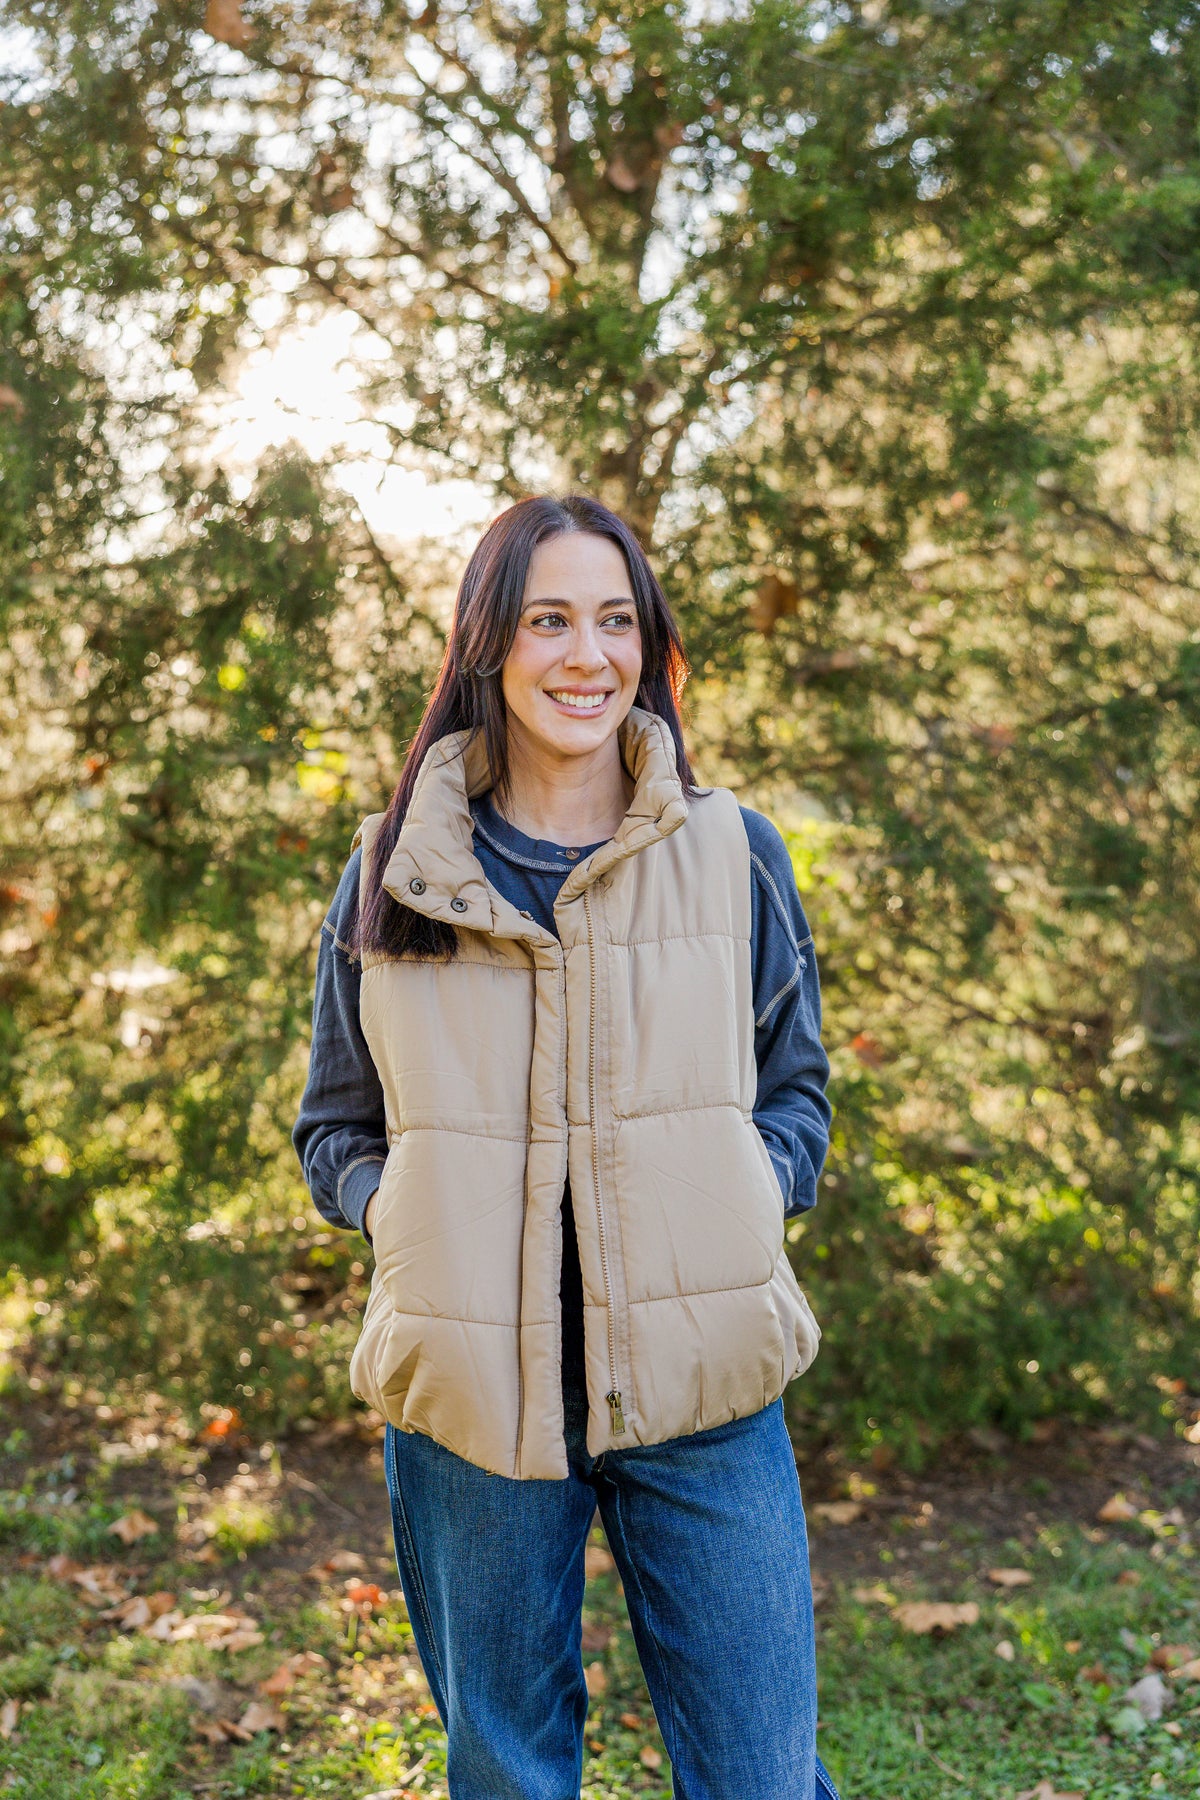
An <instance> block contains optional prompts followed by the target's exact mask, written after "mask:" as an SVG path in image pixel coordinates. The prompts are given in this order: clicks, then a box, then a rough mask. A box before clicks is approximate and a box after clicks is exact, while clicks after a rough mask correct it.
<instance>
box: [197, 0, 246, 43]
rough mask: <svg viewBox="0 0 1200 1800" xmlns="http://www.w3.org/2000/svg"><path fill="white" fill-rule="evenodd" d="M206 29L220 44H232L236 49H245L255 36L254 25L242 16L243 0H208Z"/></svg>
mask: <svg viewBox="0 0 1200 1800" xmlns="http://www.w3.org/2000/svg"><path fill="white" fill-rule="evenodd" d="M204 29H205V31H207V33H208V35H209V37H212V38H216V40H217V42H218V43H219V44H232V46H233V48H234V49H235V50H243V49H244V48H245V47H246V45H247V44H248V43H249V42H250V39H251V38H252V37H253V36H254V27H253V25H248V24H247V23H246V21H245V19H243V17H242V8H241V0H208V5H207V6H206V7H205V9H204Z"/></svg>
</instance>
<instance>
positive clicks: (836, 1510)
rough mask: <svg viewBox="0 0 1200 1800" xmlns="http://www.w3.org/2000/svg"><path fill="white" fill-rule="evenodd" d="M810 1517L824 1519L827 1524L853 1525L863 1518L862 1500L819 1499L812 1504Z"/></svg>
mask: <svg viewBox="0 0 1200 1800" xmlns="http://www.w3.org/2000/svg"><path fill="white" fill-rule="evenodd" d="M808 1511H809V1516H810V1518H814V1519H823V1520H824V1522H825V1523H826V1524H827V1525H853V1523H854V1521H855V1519H861V1518H862V1511H863V1508H862V1501H861V1500H819V1501H818V1502H817V1504H816V1505H815V1506H810V1507H809V1509H808Z"/></svg>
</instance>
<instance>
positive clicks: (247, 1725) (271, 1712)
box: [238, 1700, 287, 1736]
mask: <svg viewBox="0 0 1200 1800" xmlns="http://www.w3.org/2000/svg"><path fill="white" fill-rule="evenodd" d="M286 1723H287V1721H286V1720H285V1718H284V1716H283V1714H282V1713H281V1712H280V1710H279V1708H278V1707H277V1706H272V1705H271V1704H270V1703H269V1702H268V1701H266V1700H252V1701H251V1702H250V1704H249V1706H248V1707H247V1708H246V1710H245V1712H244V1713H243V1714H242V1716H241V1718H240V1719H239V1720H238V1724H239V1725H240V1726H241V1728H242V1730H243V1731H248V1732H249V1733H250V1734H251V1736H253V1735H254V1733H255V1732H258V1731H282V1730H283V1728H284V1725H285V1724H286Z"/></svg>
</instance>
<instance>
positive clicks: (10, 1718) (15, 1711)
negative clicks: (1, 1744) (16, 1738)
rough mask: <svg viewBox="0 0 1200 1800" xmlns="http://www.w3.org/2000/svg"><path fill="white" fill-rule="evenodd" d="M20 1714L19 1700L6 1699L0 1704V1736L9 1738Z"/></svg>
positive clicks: (15, 1727)
mask: <svg viewBox="0 0 1200 1800" xmlns="http://www.w3.org/2000/svg"><path fill="white" fill-rule="evenodd" d="M20 1716H21V1702H20V1701H19V1700H6V1701H5V1702H4V1704H3V1706H0V1737H2V1738H10V1737H11V1736H12V1734H13V1732H14V1731H15V1730H16V1729H17V1720H18V1719H19V1718H20Z"/></svg>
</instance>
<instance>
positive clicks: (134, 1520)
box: [108, 1506, 158, 1544]
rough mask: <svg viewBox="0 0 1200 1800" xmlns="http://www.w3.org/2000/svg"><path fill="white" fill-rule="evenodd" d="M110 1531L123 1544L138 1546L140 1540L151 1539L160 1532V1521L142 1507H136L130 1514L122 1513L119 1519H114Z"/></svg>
mask: <svg viewBox="0 0 1200 1800" xmlns="http://www.w3.org/2000/svg"><path fill="white" fill-rule="evenodd" d="M108 1529H109V1531H110V1532H111V1533H112V1535H113V1536H114V1537H119V1538H120V1540H121V1542H122V1543H123V1544H136V1543H137V1541H138V1539H139V1538H144V1537H150V1536H151V1535H152V1534H153V1533H154V1532H156V1531H157V1530H158V1520H157V1519H152V1518H151V1517H150V1514H149V1513H145V1512H143V1511H142V1509H141V1507H140V1506H135V1507H132V1508H131V1509H130V1511H129V1512H127V1513H122V1514H121V1517H120V1518H119V1519H114V1520H113V1522H112V1524H111V1525H110V1526H109V1528H108Z"/></svg>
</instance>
